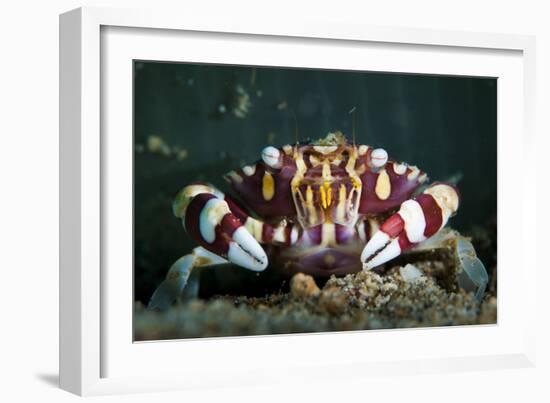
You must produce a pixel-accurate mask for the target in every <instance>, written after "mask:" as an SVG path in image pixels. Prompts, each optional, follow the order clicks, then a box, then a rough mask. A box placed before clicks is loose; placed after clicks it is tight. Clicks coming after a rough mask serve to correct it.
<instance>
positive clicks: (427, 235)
mask: <svg viewBox="0 0 550 403" xmlns="http://www.w3.org/2000/svg"><path fill="white" fill-rule="evenodd" d="M225 179H226V180H227V181H228V182H229V183H230V185H231V187H232V188H233V189H234V191H235V192H236V193H237V195H238V198H239V201H237V199H235V198H233V197H231V196H229V195H226V194H224V193H223V192H221V191H220V190H219V189H217V188H216V187H214V186H212V185H210V184H208V183H193V184H190V185H188V186H186V187H184V188H183V189H182V190H181V191H180V192H179V193H178V195H177V196H176V198H175V200H174V203H173V206H172V208H173V213H174V215H175V216H176V217H179V218H180V219H181V220H182V223H183V226H184V228H185V230H186V231H187V233H188V234H189V236H190V237H191V238H192V239H193V240H194V241H195V242H196V243H197V244H198V246H197V247H196V248H194V249H193V250H192V251H191V253H189V254H187V255H185V256H183V257H181V258H180V259H178V260H177V261H176V262H175V263H174V264H173V265H172V267H171V268H170V269H169V271H168V274H167V275H166V279H165V280H164V281H163V282H162V283H161V284H160V285H159V286H158V288H157V289H156V290H155V292H154V293H153V295H152V297H151V300H150V302H149V308H151V309H161V310H164V309H167V308H169V307H170V306H171V305H172V304H173V303H174V302H175V301H176V300H177V299H178V297H180V296H181V295H182V293H184V290H185V288H186V285H187V283H188V280H189V277H190V274H191V272H192V271H193V270H194V269H196V268H199V267H205V266H216V265H222V264H226V263H229V262H230V263H233V264H235V265H237V266H240V267H242V268H244V269H248V270H253V271H256V272H260V271H264V270H266V268H267V267H268V265H269V264H270V263H272V266H273V267H276V268H278V269H279V270H281V271H282V272H284V273H285V274H287V275H292V274H295V273H298V272H301V273H304V274H310V275H312V276H314V277H329V276H331V275H336V276H342V275H346V274H350V273H357V272H359V271H361V270H371V269H373V268H376V267H378V266H380V265H383V264H384V263H386V262H388V261H390V260H392V259H395V258H397V257H398V256H399V255H401V254H402V253H404V252H407V251H410V250H422V248H423V246H426V247H428V245H430V242H432V243H433V241H434V239H437V238H438V235H441V234H442V233H444V231H442V229H443V228H444V227H445V225H446V224H447V221H448V220H449V218H450V217H451V216H453V215H454V214H456V212H457V210H458V206H459V199H460V197H459V193H458V191H457V189H456V187H455V186H454V185H453V184H451V183H443V182H435V183H432V184H428V183H427V180H428V178H427V174H426V173H425V172H423V171H422V170H420V169H418V168H417V167H416V166H412V165H407V164H406V163H402V162H396V161H393V160H391V159H389V158H388V153H387V152H386V151H385V150H384V149H382V148H372V147H369V146H367V145H356V144H355V142H349V141H348V140H347V139H346V138H345V136H344V135H343V134H342V133H340V132H336V133H329V134H328V135H327V136H326V137H325V138H322V139H319V140H317V141H313V142H308V143H305V144H304V143H302V144H300V143H297V144H295V145H290V144H289V145H285V146H283V147H281V148H275V147H273V146H268V147H266V148H264V149H263V150H262V153H261V159H260V160H258V161H257V162H256V163H254V164H250V165H246V166H244V167H242V168H241V169H239V170H236V171H231V172H229V173H228V174H227V175H226V176H225ZM244 206H246V207H248V209H247V208H245V207H244ZM465 242H466V244H465ZM456 245H457V250H459V252H460V251H462V252H460V253H462V255H460V253H459V260H460V261H462V262H464V261H468V262H469V263H468V264H466V265H465V266H464V270H462V272H465V273H466V275H465V276H462V278H463V280H462V283H463V284H470V285H473V286H472V287H473V289H474V291H476V292H477V293H478V294H480V293H481V294H483V290H484V288H485V285H486V284H487V278H486V277H487V273H486V271H485V268H484V267H483V265H482V264H481V262H480V261H479V259H477V257H476V256H475V251H473V248H472V247H470V246H471V244H468V242H467V241H465V240H464V239H461V240H460V241H459V242H457V243H456ZM429 247H431V246H429ZM472 253H473V256H472ZM468 259H469V260H468Z"/></svg>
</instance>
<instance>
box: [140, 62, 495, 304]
mask: <svg viewBox="0 0 550 403" xmlns="http://www.w3.org/2000/svg"><path fill="white" fill-rule="evenodd" d="M496 94H497V80H496V79H495V78H474V77H451V76H428V75H413V74H396V73H377V72H355V71H327V70H310V69H292V68H279V67H274V68H267V67H244V66H222V65H204V64H201V65H199V64H182V63H160V62H148V61H136V62H134V143H135V144H134V146H135V154H134V236H135V238H134V247H135V275H134V295H135V300H136V301H140V302H141V303H143V304H145V305H146V304H147V302H148V300H149V298H150V296H151V294H152V293H153V291H154V289H155V288H156V286H157V285H158V284H159V283H160V282H161V281H162V280H163V279H164V277H165V275H166V272H167V271H168V269H169V267H170V266H171V264H172V263H173V262H174V261H175V260H176V259H178V258H179V257H181V256H183V255H184V254H186V253H189V252H190V251H191V249H192V248H193V247H194V246H195V245H194V243H193V242H192V241H191V239H190V238H189V237H188V235H187V234H186V233H185V231H184V229H183V228H182V224H181V222H180V220H179V219H177V218H175V217H174V216H173V215H172V211H171V205H172V201H173V198H174V197H175V195H176V194H177V193H178V191H179V190H181V189H182V188H183V187H184V186H185V185H187V184H189V183H190V182H192V181H197V180H201V181H207V182H210V183H212V184H214V185H215V186H217V187H219V188H220V189H221V190H223V191H224V192H228V193H229V192H230V189H229V186H228V185H227V183H226V182H225V181H224V180H223V179H222V175H223V174H224V173H226V172H228V171H230V170H232V169H236V168H239V167H241V166H242V165H244V164H245V163H250V162H253V161H256V160H258V159H259V158H260V153H261V150H262V149H263V148H264V147H265V146H267V145H274V146H277V147H278V146H282V145H284V144H287V143H291V144H292V143H294V142H295V141H296V127H297V132H298V137H299V140H300V141H305V140H307V139H317V138H320V137H324V136H325V135H326V134H327V133H328V132H333V131H342V132H343V133H344V134H345V135H346V136H347V137H348V138H349V139H351V137H352V125H353V123H352V122H353V119H355V137H356V142H357V143H358V144H367V145H370V146H374V147H382V148H384V149H386V150H387V151H388V154H389V155H390V158H393V159H395V160H398V161H405V162H407V163H409V164H411V165H417V166H418V167H419V168H420V169H422V170H424V171H425V172H427V173H428V176H429V178H430V180H431V181H445V180H451V181H458V188H459V191H460V193H461V197H462V199H461V205H460V208H459V211H458V214H457V215H456V216H455V217H454V218H452V219H451V221H450V226H452V227H453V228H455V229H457V230H459V231H460V232H461V233H463V234H464V235H470V236H473V237H474V246H475V247H476V250H477V253H478V256H479V257H480V259H481V260H482V261H483V263H484V264H485V266H486V268H487V270H488V272H489V275H490V276H491V280H492V282H493V283H494V284H493V287H494V288H495V290H494V293H495V294H496V278H494V279H493V277H496V270H495V268H496V211H497V202H496V199H497V191H496V186H497V160H496V158H497V157H496V156H497V126H496V122H497V115H496V114H497V97H496ZM352 110H354V112H353V114H350V111H352ZM353 115H355V116H353ZM236 271H237V272H240V273H239V276H243V277H245V278H246V279H245V280H235V281H234V283H233V284H228V283H227V284H221V283H220V281H221V280H219V279H216V278H214V279H211V281H210V285H211V291H210V294H216V293H223V292H224V291H225V292H232V290H238V289H239V285H240V286H241V288H244V287H248V291H249V292H248V293H249V294H252V295H262V293H264V289H262V288H258V289H257V290H251V289H250V288H251V287H252V288H253V287H254V286H255V280H254V278H252V277H251V276H252V273H250V272H248V271H247V270H242V269H241V270H236ZM493 272H494V273H493ZM493 274H494V275H495V276H493ZM247 276H248V277H247ZM223 281H226V280H223ZM223 281H221V282H223ZM236 283H239V284H236Z"/></svg>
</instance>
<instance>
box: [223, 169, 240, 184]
mask: <svg viewBox="0 0 550 403" xmlns="http://www.w3.org/2000/svg"><path fill="white" fill-rule="evenodd" d="M227 176H228V177H229V178H230V179H231V180H232V181H233V182H237V183H242V181H243V178H242V176H241V175H239V174H238V173H237V172H235V171H231V172H228V173H227Z"/></svg>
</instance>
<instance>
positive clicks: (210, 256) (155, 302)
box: [148, 246, 227, 310]
mask: <svg viewBox="0 0 550 403" xmlns="http://www.w3.org/2000/svg"><path fill="white" fill-rule="evenodd" d="M224 263H227V260H225V259H223V258H221V257H219V256H218V255H216V254H214V253H211V252H209V251H207V250H206V249H204V248H202V247H200V246H199V247H198V248H195V249H193V251H192V252H191V253H190V254H188V255H185V256H182V257H180V258H179V259H178V260H176V261H175V262H174V264H173V265H172V267H170V270H168V273H167V274H166V279H165V280H164V281H163V282H162V283H160V285H159V286H158V287H157V289H156V290H155V292H154V293H153V295H152V296H151V299H150V301H149V305H148V308H149V309H160V310H165V309H168V308H169V307H170V306H171V305H172V304H173V303H174V301H175V300H176V299H177V298H178V297H179V296H180V295H181V294H182V293H183V289H184V288H185V286H186V285H187V282H188V280H189V276H190V275H191V271H192V270H193V269H196V268H198V267H206V266H213V265H219V264H224Z"/></svg>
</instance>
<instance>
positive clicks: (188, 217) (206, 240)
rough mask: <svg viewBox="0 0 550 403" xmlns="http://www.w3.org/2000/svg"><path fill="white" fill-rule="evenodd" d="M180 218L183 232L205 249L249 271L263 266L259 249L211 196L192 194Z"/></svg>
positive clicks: (222, 202)
mask: <svg viewBox="0 0 550 403" xmlns="http://www.w3.org/2000/svg"><path fill="white" fill-rule="evenodd" d="M182 218H183V221H184V225H185V228H186V230H187V232H189V234H190V235H191V237H192V238H193V239H194V240H195V241H197V242H198V243H199V244H200V245H201V246H202V247H204V248H205V249H207V250H209V251H211V252H213V253H215V254H217V255H219V256H223V257H225V258H227V260H229V261H230V262H232V263H234V264H236V265H238V266H241V267H244V268H246V269H249V270H254V271H262V270H264V269H265V268H266V267H267V264H268V259H267V255H266V254H265V251H264V250H263V248H262V247H261V246H260V244H259V243H258V241H256V239H254V237H253V236H252V234H250V232H248V230H247V229H246V228H245V227H244V226H243V225H242V223H241V221H240V220H239V219H238V218H237V217H236V216H235V215H234V214H233V213H232V212H231V210H230V208H229V205H228V204H227V202H226V201H225V200H222V199H220V198H218V197H217V196H216V195H215V194H212V193H200V194H197V195H195V196H194V197H193V199H192V200H191V201H190V202H189V204H188V205H187V207H186V209H185V214H184V217H182Z"/></svg>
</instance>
